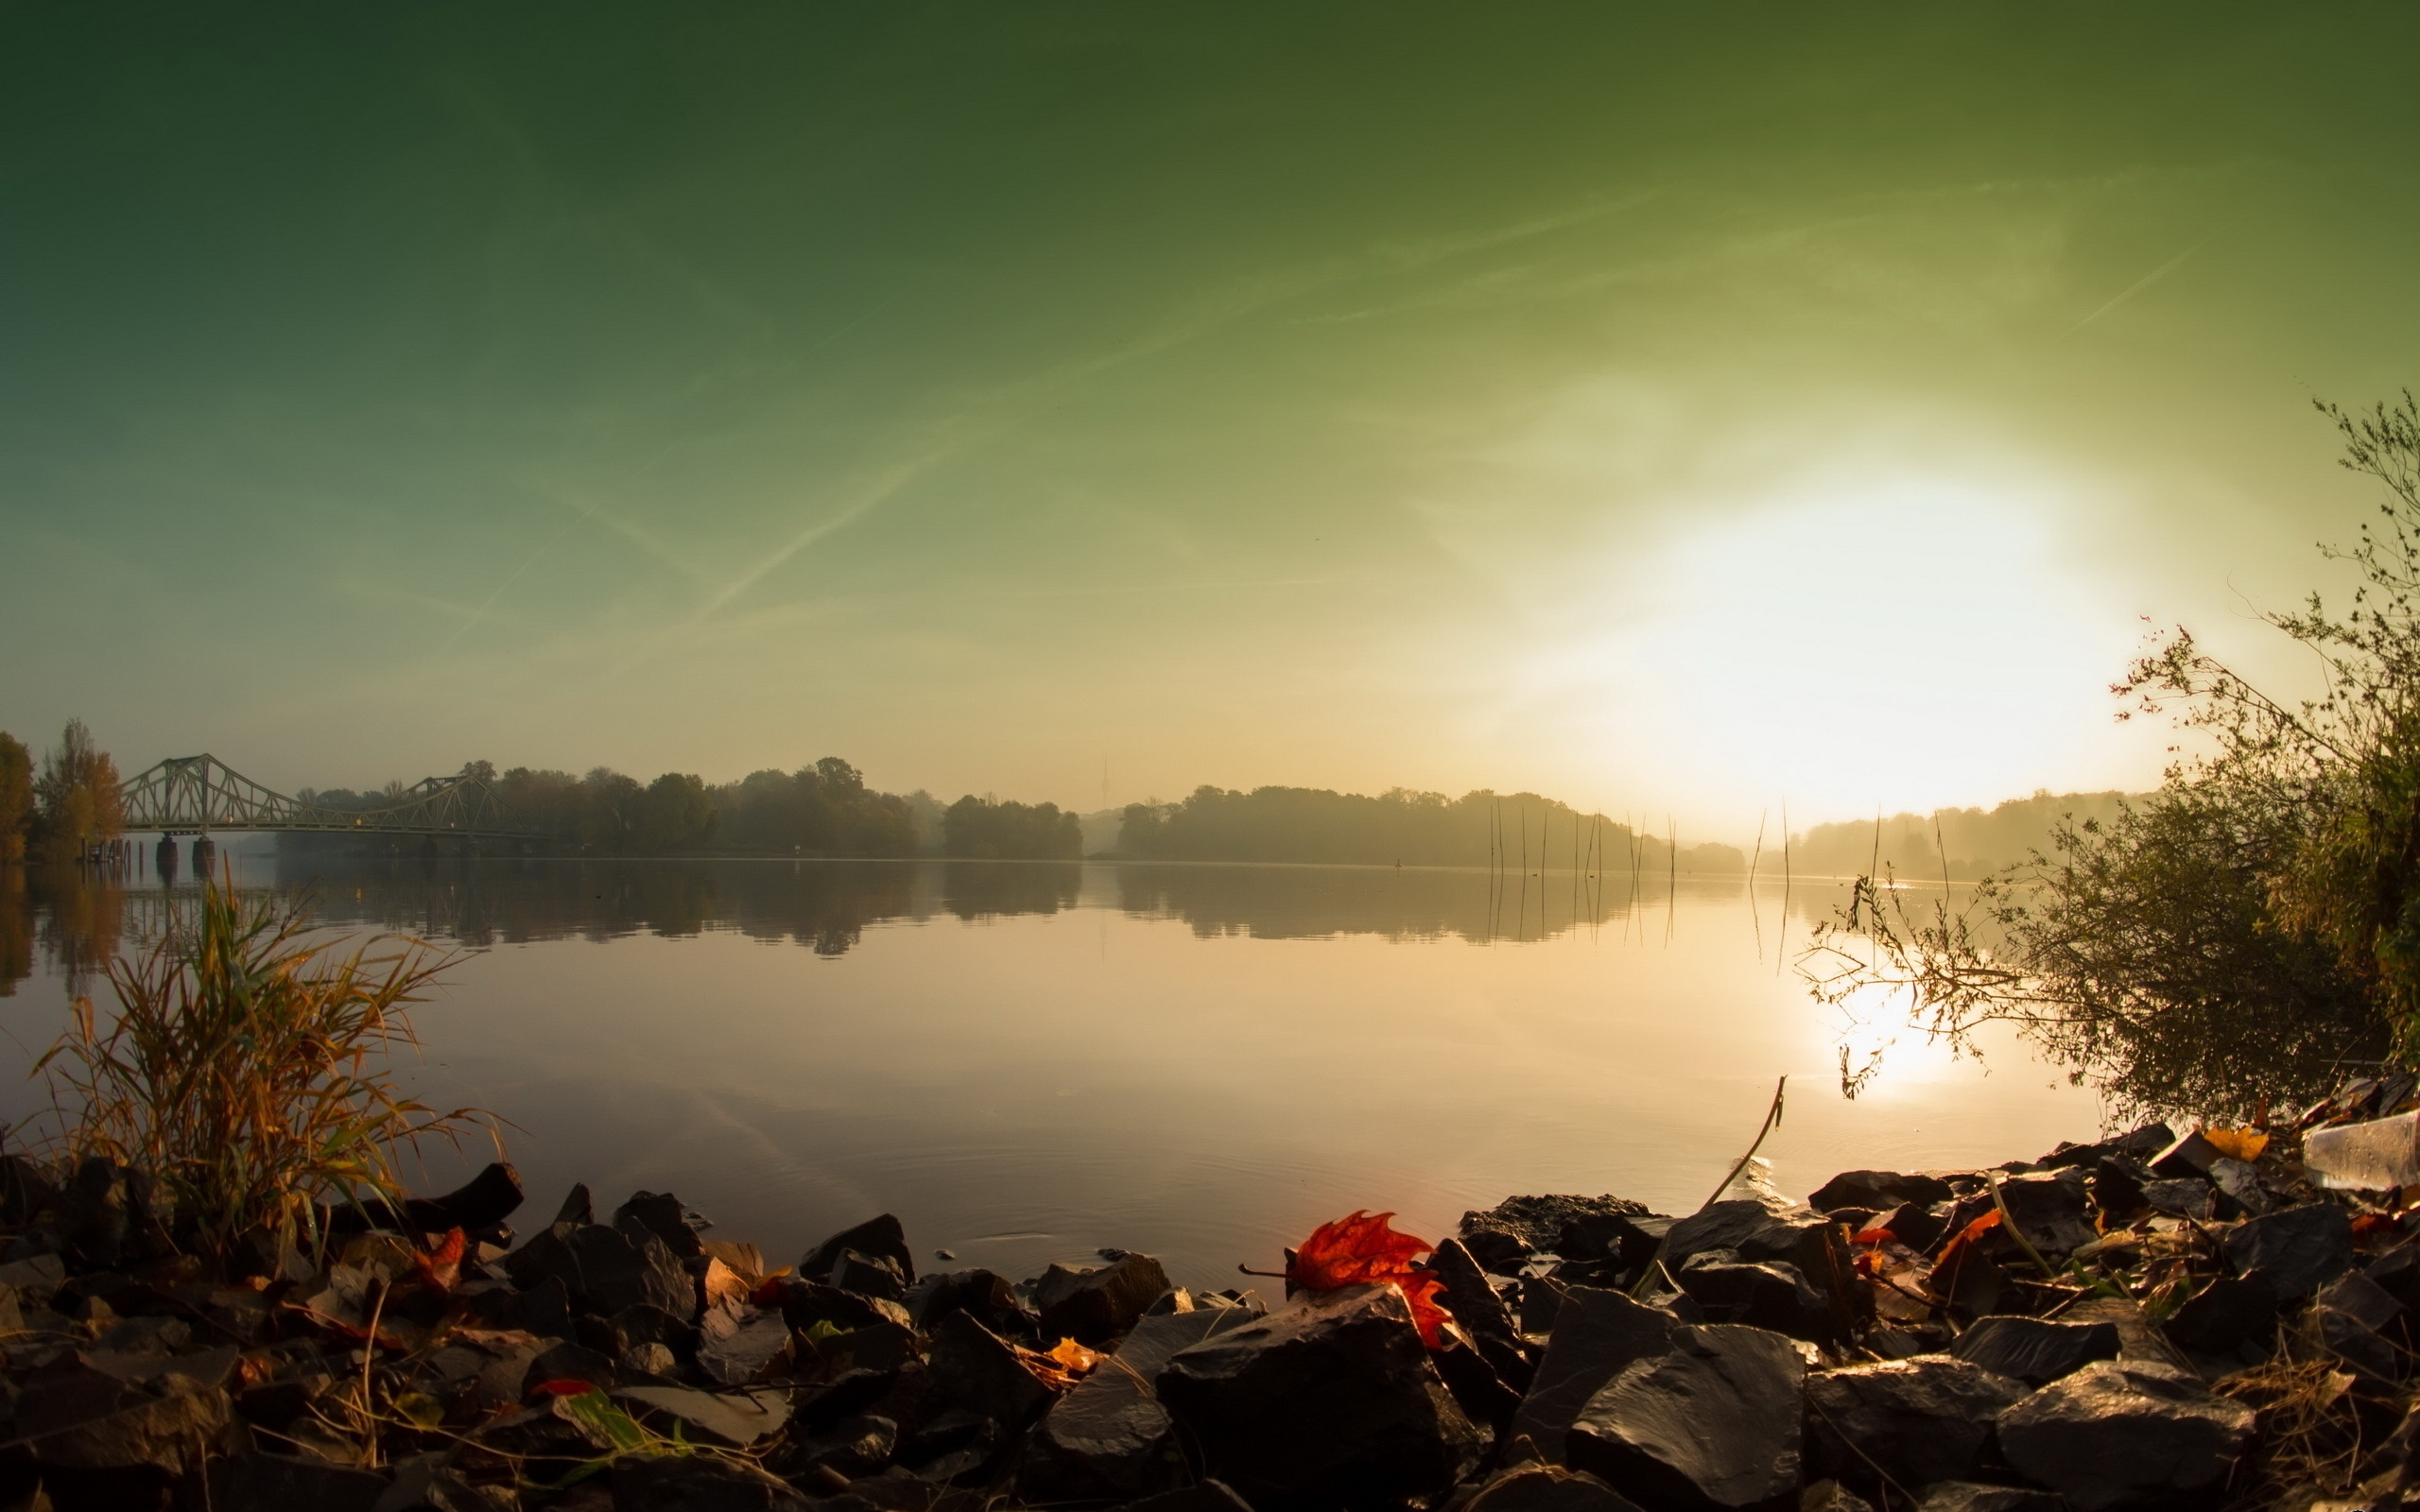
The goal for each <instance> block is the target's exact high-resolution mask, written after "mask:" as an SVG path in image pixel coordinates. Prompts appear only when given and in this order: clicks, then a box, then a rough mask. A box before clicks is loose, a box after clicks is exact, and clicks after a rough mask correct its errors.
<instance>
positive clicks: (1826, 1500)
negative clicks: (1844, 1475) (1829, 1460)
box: [1798, 1481, 1874, 1512]
mask: <svg viewBox="0 0 2420 1512" xmlns="http://www.w3.org/2000/svg"><path fill="white" fill-rule="evenodd" d="M1798 1512H1874V1503H1871V1502H1869V1501H1867V1500H1866V1499H1865V1498H1864V1497H1861V1496H1859V1495H1858V1494H1857V1493H1856V1492H1855V1491H1852V1490H1850V1489H1849V1488H1848V1487H1847V1486H1842V1485H1841V1483H1840V1482H1838V1481H1816V1482H1813V1483H1812V1484H1810V1485H1809V1486H1807V1487H1806V1489H1805V1490H1804V1491H1801V1492H1799V1493H1798Z"/></svg>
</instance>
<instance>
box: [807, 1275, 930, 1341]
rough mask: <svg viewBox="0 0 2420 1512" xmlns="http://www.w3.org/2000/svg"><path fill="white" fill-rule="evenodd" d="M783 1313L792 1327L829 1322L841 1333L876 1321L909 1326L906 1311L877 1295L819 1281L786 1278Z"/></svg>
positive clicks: (811, 1325) (867, 1325)
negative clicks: (843, 1289) (866, 1294)
mask: <svg viewBox="0 0 2420 1512" xmlns="http://www.w3.org/2000/svg"><path fill="white" fill-rule="evenodd" d="M780 1297H781V1309H782V1316H783V1317H784V1318H786V1319H787V1320H788V1322H789V1326H790V1327H792V1328H794V1329H811V1328H813V1327H814V1326H815V1325H816V1324H818V1323H829V1324H831V1325H832V1326H833V1327H834V1328H836V1329H839V1330H841V1331H842V1332H847V1331H849V1330H852V1329H866V1328H872V1327H873V1326H874V1325H875V1324H877V1323H897V1324H899V1325H900V1326H902V1327H909V1326H912V1321H913V1320H912V1319H910V1318H909V1317H908V1310H907V1309H906V1308H904V1307H902V1306H900V1305H899V1304H898V1303H897V1302H893V1301H890V1300H887V1299H885V1298H883V1297H861V1296H859V1295H858V1294H856V1292H844V1291H842V1290H840V1288H838V1287H837V1286H826V1285H824V1284H822V1283H821V1282H820V1281H802V1280H797V1279H795V1278H792V1279H791V1280H788V1281H787V1283H786V1284H785V1285H784V1286H783V1287H782V1288H781V1292H780Z"/></svg>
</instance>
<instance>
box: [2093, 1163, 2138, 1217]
mask: <svg viewBox="0 0 2420 1512" xmlns="http://www.w3.org/2000/svg"><path fill="white" fill-rule="evenodd" d="M2084 1188H2085V1190H2086V1191H2087V1192H2088V1193H2090V1194H2091V1196H2092V1211H2094V1212H2095V1213H2097V1214H2098V1215H2099V1216H2100V1221H2101V1224H2102V1225H2103V1226H2105V1227H2108V1228H2112V1229H2115V1228H2117V1227H2118V1226H2120V1225H2122V1224H2124V1223H2125V1222H2127V1221H2128V1220H2129V1219H2131V1218H2133V1217H2134V1216H2135V1214H2136V1213H2138V1212H2140V1211H2143V1178H2142V1177H2138V1176H2136V1175H2135V1173H2134V1172H2133V1171H2130V1170H2128V1169H2126V1167H2125V1166H2123V1165H2122V1164H2120V1163H2119V1162H2118V1161H2116V1160H2100V1161H2098V1162H2096V1163H2095V1164H2094V1165H2093V1167H2092V1174H2091V1175H2090V1176H2088V1177H2085V1178H2084Z"/></svg>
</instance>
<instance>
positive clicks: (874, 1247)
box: [798, 1212, 916, 1285]
mask: <svg viewBox="0 0 2420 1512" xmlns="http://www.w3.org/2000/svg"><path fill="white" fill-rule="evenodd" d="M845 1249H854V1250H856V1251H857V1252H858V1253H859V1254H865V1255H880V1256H883V1257H885V1258H886V1259H889V1260H891V1261H895V1262H897V1263H898V1265H899V1279H900V1280H901V1281H902V1282H903V1283H906V1284H908V1285H913V1284H915V1280H916V1257H915V1256H914V1255H913V1254H911V1253H909V1251H908V1231H907V1230H906V1229H903V1228H901V1227H900V1224H899V1220H898V1219H897V1218H894V1217H892V1216H891V1215H890V1213H887V1212H886V1213H883V1214H881V1215H880V1216H879V1217H873V1218H868V1219H867V1220H866V1221H865V1222H863V1223H861V1224H859V1225H857V1226H856V1228H854V1229H841V1230H840V1231H839V1232H838V1233H837V1234H834V1235H833V1236H832V1237H831V1238H829V1239H826V1240H825V1241H823V1243H821V1244H820V1245H818V1246H815V1247H814V1248H813V1249H810V1250H808V1251H807V1252H806V1258H805V1259H804V1260H802V1261H800V1262H799V1263H798V1273H799V1274H800V1275H801V1276H804V1277H805V1278H806V1279H807V1280H816V1281H829V1280H832V1269H833V1267H834V1266H835V1265H837V1264H838V1263H839V1260H840V1252H841V1251H842V1250H845Z"/></svg>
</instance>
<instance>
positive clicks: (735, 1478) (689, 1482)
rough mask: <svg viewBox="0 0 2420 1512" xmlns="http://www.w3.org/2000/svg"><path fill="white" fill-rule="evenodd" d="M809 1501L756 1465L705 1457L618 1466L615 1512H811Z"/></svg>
mask: <svg viewBox="0 0 2420 1512" xmlns="http://www.w3.org/2000/svg"><path fill="white" fill-rule="evenodd" d="M809 1506H810V1503H808V1501H807V1499H806V1498H805V1497H804V1496H802V1495H801V1494H799V1492H798V1491H797V1490H796V1489H795V1488H793V1487H792V1486H790V1485H789V1484H788V1483H787V1482H786V1481H777V1480H775V1479H774V1478H773V1477H771V1476H770V1475H768V1474H766V1473H765V1472H764V1471H763V1470H760V1469H755V1468H753V1467H752V1466H747V1465H740V1464H735V1463H734V1462H733V1461H730V1460H726V1459H710V1458H707V1457H706V1456H704V1455H700V1454H666V1455H663V1456H660V1457H645V1456H637V1455H626V1456H624V1457H622V1458H620V1459H617V1460H615V1461H614V1512H809Z"/></svg>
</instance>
